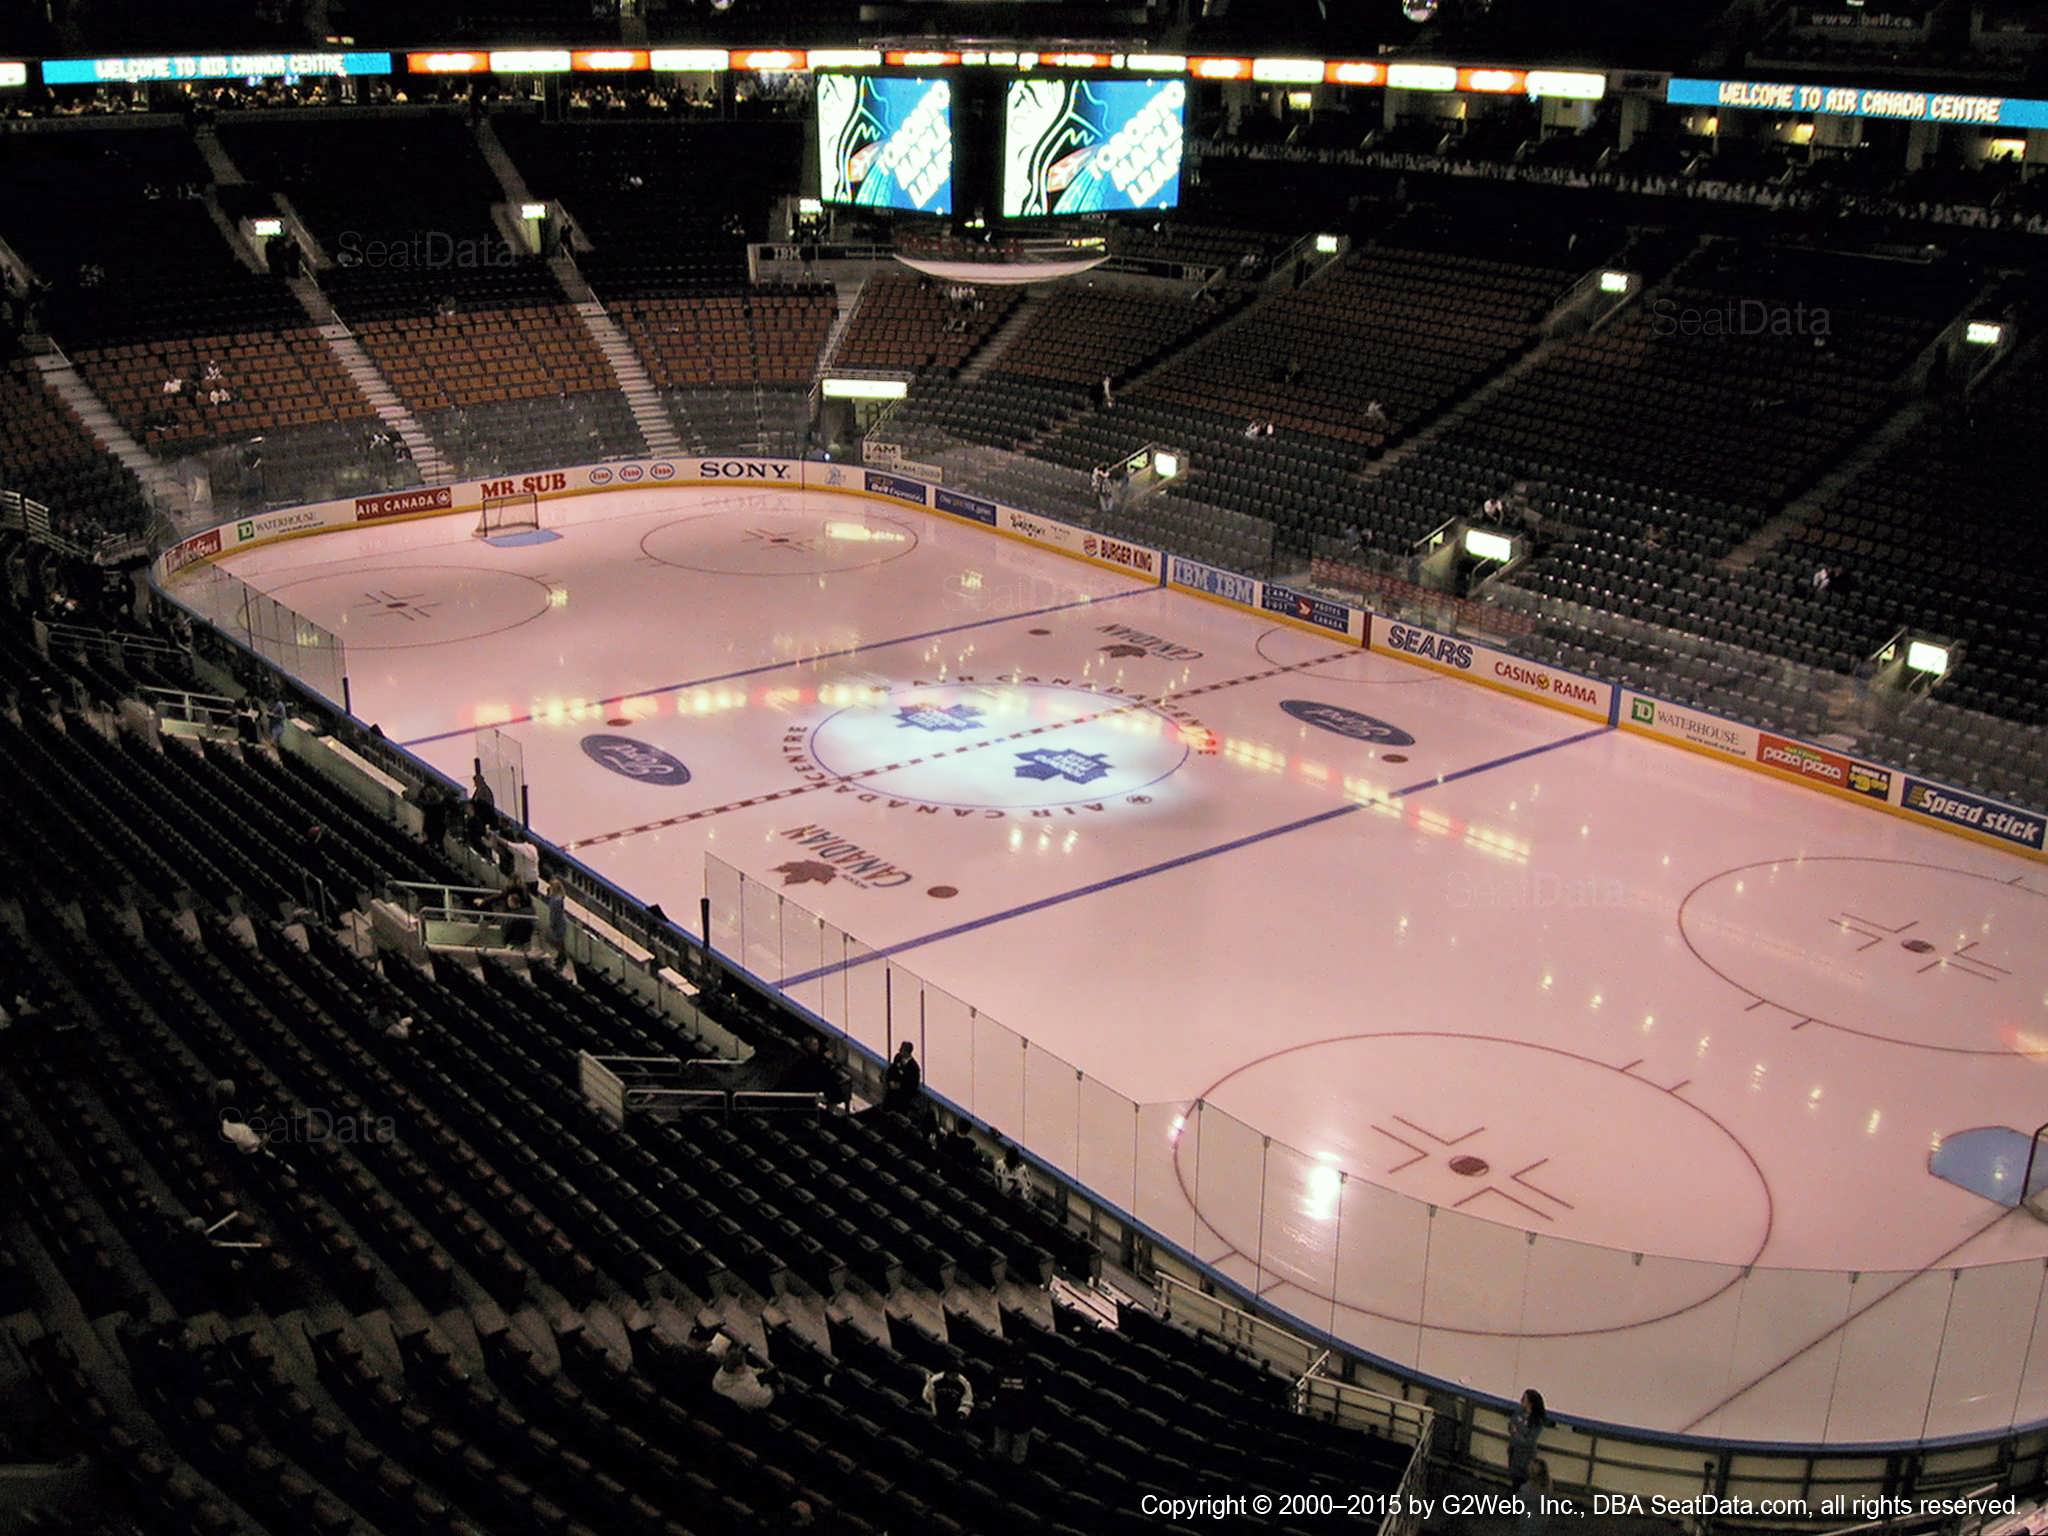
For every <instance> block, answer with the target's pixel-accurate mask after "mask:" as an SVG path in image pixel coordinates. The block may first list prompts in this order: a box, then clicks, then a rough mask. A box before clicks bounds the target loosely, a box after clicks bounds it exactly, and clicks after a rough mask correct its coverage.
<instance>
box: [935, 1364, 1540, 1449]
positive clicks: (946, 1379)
mask: <svg viewBox="0 0 2048 1536" xmlns="http://www.w3.org/2000/svg"><path fill="white" fill-rule="evenodd" d="M924 1405H925V1407H927V1408H929V1409H931V1411H932V1417H933V1418H935V1419H937V1420H938V1421H939V1422H940V1423H941V1424H944V1425H946V1426H948V1427H949V1428H950V1427H951V1426H953V1425H956V1424H959V1423H961V1422H962V1421H963V1420H965V1419H966V1418H967V1416H968V1415H969V1414H971V1413H973V1412H974V1388H973V1387H972V1386H971V1385H970V1384H969V1383H968V1380H967V1378H966V1377H965V1376H962V1375H961V1374H960V1373H959V1372H958V1371H934V1372H932V1374H931V1376H930V1377H929V1378H928V1379H927V1380H926V1382H925V1384H924ZM1539 1465H1541V1463H1539Z"/></svg>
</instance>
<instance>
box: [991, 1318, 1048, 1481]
mask: <svg viewBox="0 0 2048 1536" xmlns="http://www.w3.org/2000/svg"><path fill="white" fill-rule="evenodd" d="M1036 1374H1037V1373H1036V1372H1035V1371H1034V1370H1033V1369H1032V1365H1031V1357H1030V1356H1029V1355H1028V1354H1026V1353H1025V1352H1024V1349H1023V1347H1022V1346H1021V1345H1016V1344H1013V1345H1011V1347H1010V1353H1009V1357H1008V1358H1007V1359H1006V1360H1005V1361H1004V1362H1003V1368H1002V1370H1001V1372H1000V1373H999V1374H998V1375H997V1377H996V1396H995V1402H994V1403H993V1404H992V1405H991V1406H990V1408H989V1417H990V1418H991V1419H992V1420H993V1421H994V1424H995V1434H994V1441H993V1447H992V1448H993V1449H994V1451H995V1453H996V1455H997V1456H998V1457H1000V1458H1001V1459H1003V1460H1005V1461H1009V1462H1013V1463H1015V1464H1016V1465H1017V1466H1020V1467H1021V1466H1023V1465H1024V1461H1025V1458H1026V1457H1028V1456H1029V1455H1030V1454H1031V1437H1032V1434H1033V1432H1034V1431H1035V1429H1036V1427H1037V1423H1036V1421H1037V1413H1038V1382H1037V1380H1036Z"/></svg>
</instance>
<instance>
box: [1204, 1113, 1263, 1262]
mask: <svg viewBox="0 0 2048 1536" xmlns="http://www.w3.org/2000/svg"><path fill="white" fill-rule="evenodd" d="M1190 1124H1191V1127H1192V1130H1193V1133H1194V1134H1195V1135H1196V1136H1197V1137H1199V1138H1200V1147H1199V1149H1198V1152H1197V1155H1196V1158H1195V1178H1194V1185H1193V1187H1194V1190H1195V1215H1196V1218H1197V1220H1196V1224H1195V1257H1196V1258H1198V1259H1200V1260H1201V1261H1202V1262H1203V1263H1204V1264H1213V1265H1215V1266H1216V1267H1217V1268H1218V1269H1219V1270H1220V1271H1222V1273H1224V1274H1225V1275H1228V1276H1229V1277H1230V1278H1231V1279H1232V1280H1235V1281H1236V1282H1237V1283H1238V1284H1239V1285H1242V1286H1244V1287H1245V1288H1246V1289H1247V1290H1249V1291H1251V1292H1253V1293H1254V1294H1256V1293H1257V1291H1258V1289H1259V1286H1260V1282H1261V1278H1262V1277H1261V1274H1260V1263H1259V1232H1260V1225H1261V1223H1262V1222H1263V1220H1264V1219H1265V1204H1266V1185H1265V1177H1266V1138H1265V1137H1264V1136H1262V1135H1260V1134H1259V1133H1258V1132H1257V1131H1255V1130H1253V1129H1252V1128H1251V1127H1250V1126H1248V1125H1246V1124H1245V1123H1244V1122H1243V1121H1242V1120H1239V1119H1238V1118H1237V1117H1236V1116H1234V1115H1231V1114H1229V1113H1227V1112H1225V1111H1223V1110H1220V1109H1218V1108H1217V1107H1216V1106H1215V1105H1214V1104H1201V1105H1197V1106H1196V1110H1195V1116H1194V1119H1193V1120H1192V1121H1191V1122H1190Z"/></svg>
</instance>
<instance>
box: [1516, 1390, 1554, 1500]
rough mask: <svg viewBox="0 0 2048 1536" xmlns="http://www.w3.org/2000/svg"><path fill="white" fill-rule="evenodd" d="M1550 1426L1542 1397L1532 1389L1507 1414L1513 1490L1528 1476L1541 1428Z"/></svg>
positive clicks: (1541, 1431) (1534, 1457) (1541, 1435)
mask: <svg viewBox="0 0 2048 1536" xmlns="http://www.w3.org/2000/svg"><path fill="white" fill-rule="evenodd" d="M1549 1422H1550V1415H1549V1414H1548V1413H1547V1412H1545V1411H1544V1407H1543V1394H1542V1393H1541V1392H1538V1391H1537V1390H1536V1389H1535V1388H1534V1387H1531V1388H1529V1389H1528V1390H1527V1391H1526V1392H1524V1393H1523V1394H1522V1400H1521V1401H1520V1402H1518V1403H1516V1404H1515V1406H1514V1407H1513V1409H1511V1410H1510V1411H1509V1413H1508V1481H1509V1482H1510V1483H1513V1484H1514V1485H1515V1486H1516V1487H1520V1486H1521V1484H1522V1481H1523V1479H1524V1478H1526V1477H1527V1476H1528V1475H1529V1467H1530V1464H1531V1463H1533V1462H1534V1461H1535V1460H1536V1442H1537V1441H1538V1440H1540V1439H1542V1438H1543V1427H1544V1426H1545V1425H1546V1424H1548V1423H1549Z"/></svg>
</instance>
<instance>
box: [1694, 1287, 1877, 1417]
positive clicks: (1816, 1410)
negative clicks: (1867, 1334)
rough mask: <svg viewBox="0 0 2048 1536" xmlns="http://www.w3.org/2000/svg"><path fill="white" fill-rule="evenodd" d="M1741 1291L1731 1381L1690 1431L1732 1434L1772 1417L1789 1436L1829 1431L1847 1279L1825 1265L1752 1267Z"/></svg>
mask: <svg viewBox="0 0 2048 1536" xmlns="http://www.w3.org/2000/svg"><path fill="white" fill-rule="evenodd" d="M1736 1289H1737V1291H1738V1292H1739V1310H1738V1315H1737V1318H1736V1323H1735V1349H1734V1352H1733V1354H1732V1355H1731V1356H1730V1359H1729V1369H1728V1386H1727V1389H1726V1390H1725V1391H1723V1392H1721V1393H1720V1394H1718V1395H1717V1396H1716V1397H1715V1398H1714V1399H1713V1400H1712V1401H1711V1402H1709V1403H1707V1404H1705V1405H1703V1406H1702V1410H1701V1413H1700V1415H1699V1417H1698V1418H1697V1419H1696V1420H1695V1421H1694V1422H1693V1423H1692V1424H1691V1425H1689V1426H1687V1428H1688V1430H1689V1432H1691V1433H1694V1434H1701V1435H1719V1434H1723V1433H1729V1434H1731V1435H1732V1433H1733V1432H1734V1431H1735V1430H1737V1429H1739V1428H1740V1427H1742V1426H1743V1425H1744V1424H1755V1423H1756V1422H1758V1419H1759V1416H1760V1415H1763V1416H1768V1422H1769V1423H1771V1424H1772V1425H1773V1426H1774V1428H1775V1430H1776V1432H1777V1433H1778V1434H1779V1435H1781V1436H1782V1437H1783V1438H1785V1439H1787V1440H1816V1441H1817V1440H1820V1439H1822V1438H1823V1437H1825V1435H1826V1434H1827V1415H1828V1397H1829V1394H1830V1393H1831V1392H1832V1391H1833V1388H1834V1381H1835V1371H1836V1368H1837V1367H1838V1366H1839V1365H1840V1363H1841V1358H1842V1325H1843V1324H1844V1323H1845V1322H1846V1321H1847V1320H1848V1317H1849V1305H1850V1298H1849V1292H1850V1284H1849V1277H1848V1276H1847V1275H1845V1274H1836V1273H1832V1272H1829V1271H1825V1270H1803V1269H1756V1270H1751V1271H1750V1273H1749V1278H1747V1279H1746V1280H1744V1281H1743V1282H1742V1284H1741V1285H1740V1286H1738V1287H1737V1288H1736Z"/></svg>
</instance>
